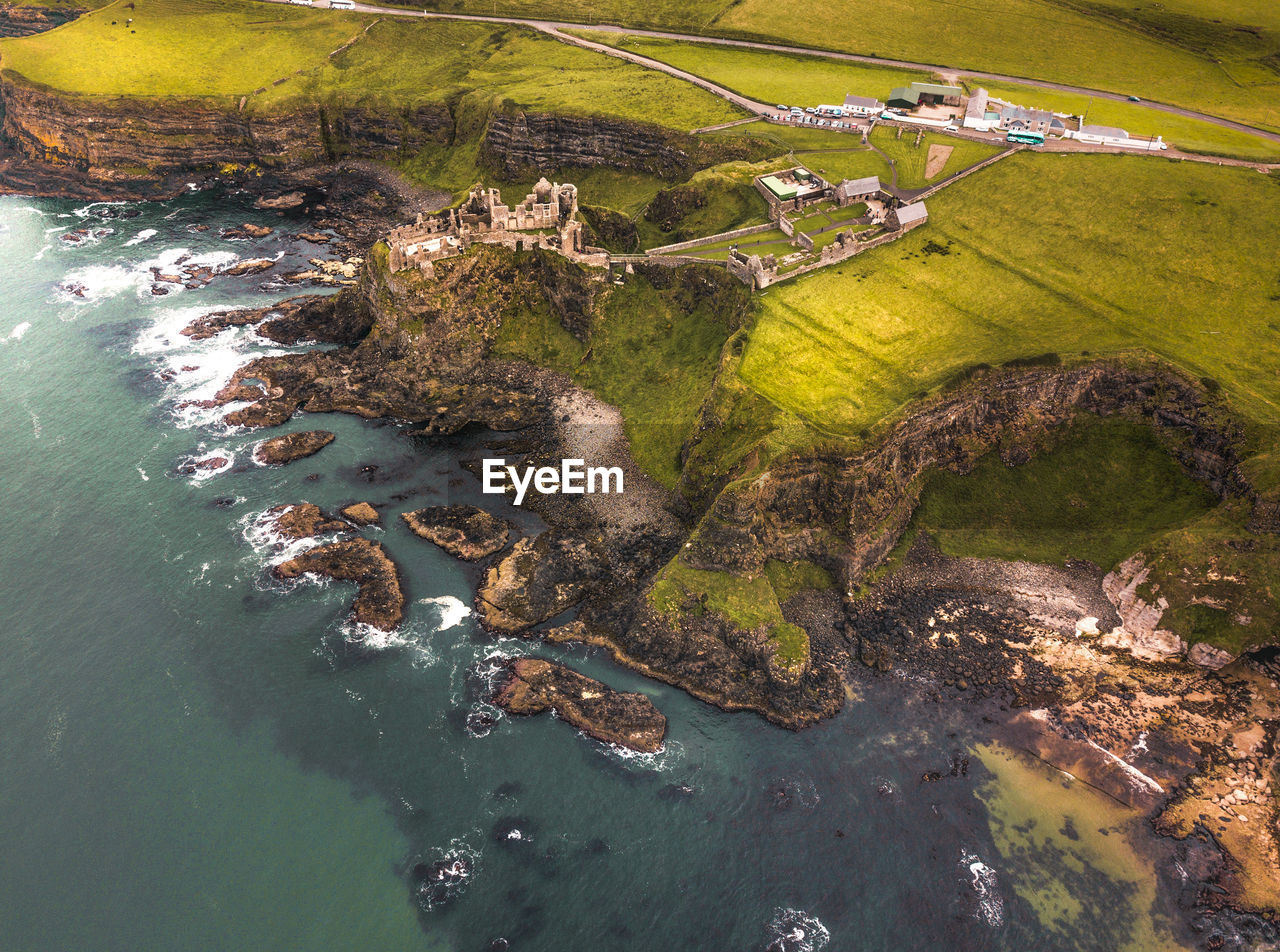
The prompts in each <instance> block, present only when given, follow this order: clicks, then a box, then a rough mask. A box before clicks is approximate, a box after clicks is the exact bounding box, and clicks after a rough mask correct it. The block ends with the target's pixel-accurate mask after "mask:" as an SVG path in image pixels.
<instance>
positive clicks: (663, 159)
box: [482, 112, 759, 179]
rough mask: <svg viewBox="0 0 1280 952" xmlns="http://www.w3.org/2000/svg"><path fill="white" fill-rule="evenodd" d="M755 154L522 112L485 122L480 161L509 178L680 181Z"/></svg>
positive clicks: (748, 147) (727, 145)
mask: <svg viewBox="0 0 1280 952" xmlns="http://www.w3.org/2000/svg"><path fill="white" fill-rule="evenodd" d="M758 151H759V147H758V146H757V145H756V144H755V143H754V142H752V141H751V140H748V139H738V140H719V141H717V140H714V139H705V138H698V137H697V136H691V135H686V134H683V133H678V132H673V131H672V130H670V129H666V128H663V127H662V126H657V125H651V124H647V123H638V122H628V121H626V120H622V119H609V118H603V117H598V116H596V117H592V116H557V115H546V114H539V113H524V112H522V113H516V114H508V115H497V116H494V117H493V118H492V119H491V120H490V121H489V126H488V129H487V131H486V132H485V136H484V144H483V149H482V156H483V157H484V159H485V160H486V161H487V162H488V163H489V164H490V165H492V166H494V167H495V168H497V169H499V170H501V171H502V172H503V173H504V174H505V175H506V176H507V177H509V178H510V177H517V176H519V175H521V174H527V173H528V172H529V171H530V170H537V169H556V168H597V167H602V168H612V169H618V168H621V169H631V170H634V171H637V172H647V173H649V174H651V175H658V176H661V177H663V178H680V179H683V178H688V177H689V176H690V175H692V174H693V173H694V172H695V171H697V170H698V169H700V168H705V167H706V166H708V165H714V164H716V163H719V162H727V161H730V160H732V159H746V158H752V157H759V156H758V155H757V153H758Z"/></svg>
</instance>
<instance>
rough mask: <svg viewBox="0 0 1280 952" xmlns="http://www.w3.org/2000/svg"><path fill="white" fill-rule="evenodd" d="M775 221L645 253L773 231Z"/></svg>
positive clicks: (683, 248) (661, 252) (651, 253)
mask: <svg viewBox="0 0 1280 952" xmlns="http://www.w3.org/2000/svg"><path fill="white" fill-rule="evenodd" d="M773 227H774V223H773V222H765V223H764V224H763V225H747V226H745V227H743V228H736V229H734V230H733V231H722V232H720V234H718V235H708V236H707V237H706V238H692V239H690V240H689V241H677V242H676V243H675V244H670V245H662V246H660V247H658V248H650V249H649V250H648V251H646V252H645V254H650V255H665V254H673V253H675V252H679V251H687V250H688V249H690V248H701V247H702V246H703V245H714V244H718V243H719V242H722V241H729V240H731V239H733V238H745V237H746V236H747V235H758V234H761V233H762V232H766V231H772V230H773Z"/></svg>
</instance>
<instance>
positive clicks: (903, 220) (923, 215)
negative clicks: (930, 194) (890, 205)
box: [893, 202, 929, 228]
mask: <svg viewBox="0 0 1280 952" xmlns="http://www.w3.org/2000/svg"><path fill="white" fill-rule="evenodd" d="M893 217H894V218H895V219H896V220H897V222H898V227H899V228H910V227H911V226H912V225H918V224H920V222H922V221H926V220H927V219H928V218H929V212H928V211H927V210H926V209H925V207H924V202H912V203H911V204H910V205H900V206H898V207H897V208H895V209H894V210H893Z"/></svg>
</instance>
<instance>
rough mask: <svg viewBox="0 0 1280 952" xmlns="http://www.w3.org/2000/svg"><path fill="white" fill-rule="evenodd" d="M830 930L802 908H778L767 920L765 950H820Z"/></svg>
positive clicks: (768, 951) (818, 951)
mask: <svg viewBox="0 0 1280 952" xmlns="http://www.w3.org/2000/svg"><path fill="white" fill-rule="evenodd" d="M830 941H831V932H830V930H828V929H827V927H826V926H824V925H823V924H822V920H820V919H819V918H818V917H817V916H815V915H812V914H810V913H807V912H805V911H804V910H803V909H786V908H779V909H776V910H774V913H773V918H772V919H770V920H769V925H768V933H767V938H766V940H765V950H766V952H821V950H822V949H825V948H826V947H827V943H829V942H830Z"/></svg>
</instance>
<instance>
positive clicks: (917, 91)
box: [886, 83, 964, 109]
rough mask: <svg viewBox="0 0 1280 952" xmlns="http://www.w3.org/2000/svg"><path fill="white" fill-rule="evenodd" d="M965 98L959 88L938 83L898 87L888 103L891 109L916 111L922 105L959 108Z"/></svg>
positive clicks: (891, 94)
mask: <svg viewBox="0 0 1280 952" xmlns="http://www.w3.org/2000/svg"><path fill="white" fill-rule="evenodd" d="M962 96H964V90H962V89H961V88H960V87H959V86H942V85H940V84H938V83H912V84H911V85H910V86H898V87H897V88H895V89H894V90H893V92H891V93H889V100H888V102H887V103H886V105H888V106H889V107H890V108H891V109H915V108H916V107H917V106H922V105H942V106H958V105H960V99H961V97H962Z"/></svg>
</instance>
